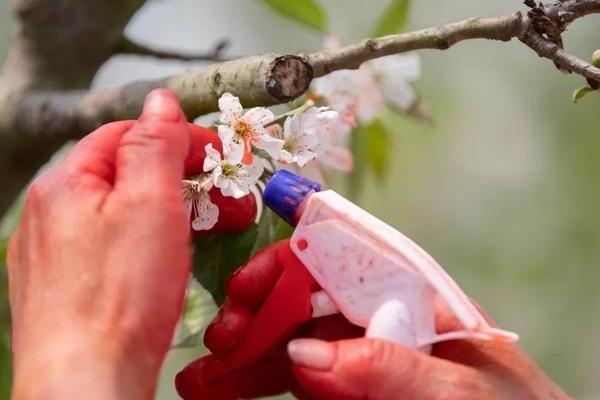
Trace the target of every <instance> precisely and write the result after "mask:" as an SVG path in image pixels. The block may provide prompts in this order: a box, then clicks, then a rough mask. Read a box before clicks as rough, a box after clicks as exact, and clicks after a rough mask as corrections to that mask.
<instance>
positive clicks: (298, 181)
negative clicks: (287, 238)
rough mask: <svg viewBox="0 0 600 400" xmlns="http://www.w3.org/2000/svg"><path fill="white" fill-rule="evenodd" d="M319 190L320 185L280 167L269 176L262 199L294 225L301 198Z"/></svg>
mask: <svg viewBox="0 0 600 400" xmlns="http://www.w3.org/2000/svg"><path fill="white" fill-rule="evenodd" d="M320 190H321V185H319V184H318V183H317V182H315V181H312V180H310V179H308V178H305V177H303V176H300V175H296V174H294V173H293V172H290V171H287V170H285V169H280V170H279V171H277V172H275V174H274V175H273V176H272V177H271V179H270V180H269V182H267V185H266V186H265V191H264V193H263V200H264V202H265V204H266V205H267V207H269V208H270V209H271V210H273V211H275V213H276V214H277V215H279V216H280V217H281V218H283V219H284V220H285V221H287V222H288V223H289V224H290V225H296V222H297V221H296V216H297V213H298V207H300V204H301V203H302V200H304V198H305V197H306V196H308V195H309V194H311V193H313V192H318V191H320Z"/></svg>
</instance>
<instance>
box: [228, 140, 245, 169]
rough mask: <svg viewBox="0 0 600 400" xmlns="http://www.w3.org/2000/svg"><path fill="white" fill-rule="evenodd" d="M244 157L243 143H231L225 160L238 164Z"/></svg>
mask: <svg viewBox="0 0 600 400" xmlns="http://www.w3.org/2000/svg"><path fill="white" fill-rule="evenodd" d="M243 157H244V145H243V144H237V143H233V144H232V145H231V147H230V149H229V153H228V154H227V157H226V158H227V161H228V162H229V163H231V164H233V165H237V164H240V163H241V162H242V158H243Z"/></svg>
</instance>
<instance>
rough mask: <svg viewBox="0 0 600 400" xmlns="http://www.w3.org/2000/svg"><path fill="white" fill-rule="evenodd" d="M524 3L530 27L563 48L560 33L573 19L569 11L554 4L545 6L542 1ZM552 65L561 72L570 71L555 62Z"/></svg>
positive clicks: (526, 1)
mask: <svg viewBox="0 0 600 400" xmlns="http://www.w3.org/2000/svg"><path fill="white" fill-rule="evenodd" d="M524 4H525V5H526V6H528V7H529V8H530V10H529V11H528V12H527V17H528V18H529V21H530V25H529V27H530V29H532V30H533V31H534V32H535V33H537V34H539V35H540V36H541V37H542V38H544V39H545V40H547V41H549V42H551V43H554V44H555V45H557V46H558V47H559V48H561V49H564V44H563V39H562V33H563V32H564V31H565V29H566V28H567V25H568V24H569V23H570V22H571V21H572V20H573V18H572V16H571V15H570V13H569V12H566V11H564V10H562V9H561V8H560V7H556V6H554V5H550V6H547V5H544V4H543V3H542V2H539V3H537V4H536V3H535V0H525V1H524ZM554 65H556V68H558V69H559V70H560V71H562V72H566V73H571V71H570V70H568V69H566V68H564V67H563V66H561V65H559V64H557V63H554Z"/></svg>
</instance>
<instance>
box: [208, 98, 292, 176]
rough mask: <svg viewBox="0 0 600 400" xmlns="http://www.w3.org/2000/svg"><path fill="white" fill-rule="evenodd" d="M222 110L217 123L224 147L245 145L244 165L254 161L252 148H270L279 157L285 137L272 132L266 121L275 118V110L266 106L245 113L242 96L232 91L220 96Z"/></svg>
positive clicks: (265, 149) (275, 156) (270, 152)
mask: <svg viewBox="0 0 600 400" xmlns="http://www.w3.org/2000/svg"><path fill="white" fill-rule="evenodd" d="M219 109H220V110H221V116H220V121H221V123H222V124H220V125H218V126H217V129H218V131H219V137H220V138H221V142H223V148H224V149H228V148H229V147H230V146H231V144H233V143H241V144H243V158H242V162H243V163H244V164H251V163H252V159H253V157H252V147H253V146H254V147H256V148H257V149H262V150H264V151H266V152H267V153H268V154H269V155H270V156H271V157H273V158H275V159H278V158H279V156H280V154H281V149H282V147H283V140H281V139H277V138H274V137H273V136H271V135H269V133H268V132H267V130H266V129H265V127H264V125H265V123H267V122H269V121H272V120H273V113H272V112H271V111H270V110H268V109H266V108H263V107H254V108H251V109H250V110H248V111H247V112H246V113H245V114H242V111H243V109H242V105H241V104H240V99H239V98H237V97H235V96H234V95H232V94H231V93H224V94H223V95H222V96H221V98H219Z"/></svg>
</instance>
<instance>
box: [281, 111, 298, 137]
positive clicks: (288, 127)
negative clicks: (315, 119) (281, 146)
mask: <svg viewBox="0 0 600 400" xmlns="http://www.w3.org/2000/svg"><path fill="white" fill-rule="evenodd" d="M295 118H296V116H295V115H293V116H291V117H287V118H286V119H285V121H284V122H283V139H284V140H287V139H289V137H290V136H292V134H293V130H292V129H293V128H292V122H294V121H295Z"/></svg>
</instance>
